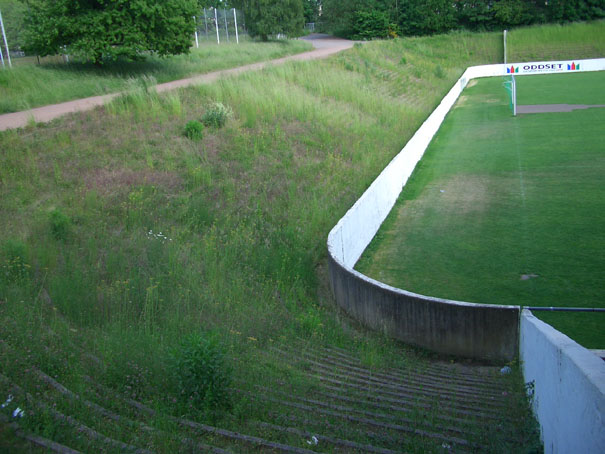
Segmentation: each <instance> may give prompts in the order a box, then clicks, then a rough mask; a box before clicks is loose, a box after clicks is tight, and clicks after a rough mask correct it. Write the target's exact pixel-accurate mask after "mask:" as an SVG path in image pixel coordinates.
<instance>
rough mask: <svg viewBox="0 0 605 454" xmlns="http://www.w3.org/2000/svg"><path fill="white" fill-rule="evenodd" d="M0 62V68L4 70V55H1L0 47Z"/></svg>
mask: <svg viewBox="0 0 605 454" xmlns="http://www.w3.org/2000/svg"><path fill="white" fill-rule="evenodd" d="M0 61H1V62H2V67H3V68H5V67H6V65H5V64H4V55H2V46H0Z"/></svg>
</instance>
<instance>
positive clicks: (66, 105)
mask: <svg viewBox="0 0 605 454" xmlns="http://www.w3.org/2000/svg"><path fill="white" fill-rule="evenodd" d="M303 39H305V40H308V41H309V42H311V43H312V44H313V47H315V49H314V50H312V51H309V52H303V53H302V54H296V55H290V56H288V57H282V58H278V59H276V60H269V61H264V62H259V63H252V64H249V65H244V66H239V67H237V68H232V69H225V70H222V71H214V72H211V73H208V74H202V75H199V76H194V77H190V78H187V79H181V80H175V81H172V82H166V83H163V84H158V85H157V86H156V88H157V91H158V92H164V91H167V90H173V89H175V88H180V87H187V86H189V85H196V84H203V83H210V82H214V81H215V80H217V79H220V78H221V77H226V76H230V75H233V74H239V73H241V72H244V71H254V70H259V69H262V68H265V67H267V66H270V65H279V64H282V63H285V62H288V61H302V60H312V59H318V58H326V57H329V56H330V55H333V54H336V53H338V52H341V51H343V50H345V49H349V48H351V47H353V44H354V43H353V41H348V40H345V39H339V38H334V37H331V36H328V35H320V34H312V35H309V36H306V37H305V38H303ZM120 94H121V93H112V94H108V95H102V96H91V97H90V98H83V99H76V100H74V101H68V102H63V103H60V104H51V105H48V106H42V107H36V108H34V109H30V110H25V111H22V112H13V113H9V114H3V115H0V131H5V130H7V129H14V128H22V127H23V126H26V125H27V124H28V122H31V121H32V120H34V121H35V122H36V123H46V122H49V121H51V120H54V119H55V118H58V117H61V116H63V115H66V114H68V113H72V112H82V111H85V110H91V109H94V108H95V107H97V106H102V105H104V104H106V103H107V102H109V101H111V100H112V99H113V98H115V97H116V96H119V95H120Z"/></svg>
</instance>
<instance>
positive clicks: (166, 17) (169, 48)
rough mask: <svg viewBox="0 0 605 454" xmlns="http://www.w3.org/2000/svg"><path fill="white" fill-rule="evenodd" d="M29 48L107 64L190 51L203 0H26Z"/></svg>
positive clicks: (26, 42) (40, 53)
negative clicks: (151, 55) (200, 1)
mask: <svg viewBox="0 0 605 454" xmlns="http://www.w3.org/2000/svg"><path fill="white" fill-rule="evenodd" d="M26 4H27V5H28V13H27V17H26V20H25V24H26V30H25V36H24V38H25V46H24V47H25V49H26V50H27V51H29V52H33V53H36V54H38V55H40V56H45V55H54V54H57V53H60V52H62V49H63V48H67V50H68V52H69V53H70V54H73V55H78V56H81V57H83V58H84V59H86V60H90V61H92V62H94V63H97V64H101V63H103V62H104V61H108V60H115V59H117V58H118V57H124V58H128V59H141V58H144V56H145V55H146V54H148V53H155V54H157V55H161V56H164V55H173V54H181V53H187V52H189V48H190V46H191V35H192V34H193V32H194V27H195V24H194V22H193V18H192V16H194V15H195V14H196V13H197V9H198V1H197V0H133V1H130V0H77V1H74V0H26Z"/></svg>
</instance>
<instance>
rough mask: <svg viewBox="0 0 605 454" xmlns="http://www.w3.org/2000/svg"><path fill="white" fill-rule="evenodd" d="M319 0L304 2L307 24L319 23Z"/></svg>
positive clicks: (304, 0) (306, 0) (305, 0)
mask: <svg viewBox="0 0 605 454" xmlns="http://www.w3.org/2000/svg"><path fill="white" fill-rule="evenodd" d="M319 5H320V1H319V0H303V11H304V16H305V22H307V23H310V22H317V21H318V19H319Z"/></svg>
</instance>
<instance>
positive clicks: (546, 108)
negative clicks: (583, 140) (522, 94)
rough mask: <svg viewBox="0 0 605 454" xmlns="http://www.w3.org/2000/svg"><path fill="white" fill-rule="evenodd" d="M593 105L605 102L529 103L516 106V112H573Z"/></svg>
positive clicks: (603, 105) (604, 105)
mask: <svg viewBox="0 0 605 454" xmlns="http://www.w3.org/2000/svg"><path fill="white" fill-rule="evenodd" d="M593 107H601V108H603V107H605V104H529V105H523V106H522V105H519V106H517V113H518V114H533V113H549V112H573V111H574V110H579V109H591V108H593Z"/></svg>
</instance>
